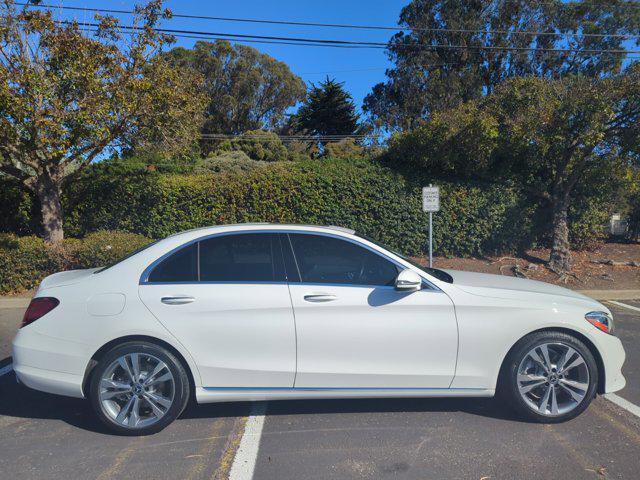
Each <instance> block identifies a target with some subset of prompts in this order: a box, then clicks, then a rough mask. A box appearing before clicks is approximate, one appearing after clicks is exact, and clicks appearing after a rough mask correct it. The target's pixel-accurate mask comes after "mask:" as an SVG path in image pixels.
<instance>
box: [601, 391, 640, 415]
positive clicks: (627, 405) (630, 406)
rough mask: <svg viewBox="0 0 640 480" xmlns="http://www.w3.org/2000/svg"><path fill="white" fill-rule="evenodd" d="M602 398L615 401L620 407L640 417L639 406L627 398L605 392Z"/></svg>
mask: <svg viewBox="0 0 640 480" xmlns="http://www.w3.org/2000/svg"><path fill="white" fill-rule="evenodd" d="M604 398H606V399H607V400H609V401H610V402H613V403H615V404H616V405H618V406H619V407H620V408H624V409H625V410H626V411H627V412H630V413H632V414H634V415H635V416H636V417H640V407H639V406H637V405H636V404H634V403H631V402H630V401H628V400H625V399H624V398H622V397H620V396H618V395H616V394H615V393H605V394H604Z"/></svg>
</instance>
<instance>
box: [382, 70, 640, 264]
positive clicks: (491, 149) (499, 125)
mask: <svg viewBox="0 0 640 480" xmlns="http://www.w3.org/2000/svg"><path fill="white" fill-rule="evenodd" d="M639 125H640V64H634V65H631V66H630V67H629V68H628V69H627V70H626V71H625V72H624V73H622V74H620V75H616V76H612V77H606V78H602V79H597V80H594V79H589V78H586V77H582V76H572V77H567V78H564V79H561V80H553V81H552V80H544V79H538V78H515V79H512V80H509V81H506V82H504V83H503V84H501V85H500V86H498V87H496V89H495V90H494V92H493V93H491V94H490V95H488V96H486V97H485V98H483V99H482V100H479V101H473V102H468V103H466V104H462V105H460V106H458V107H457V108H455V109H452V110H449V111H444V112H438V113H434V114H433V115H432V116H431V117H430V119H429V121H427V122H426V123H425V125H424V126H422V127H419V128H416V129H415V130H413V131H411V132H408V133H406V134H402V135H396V136H394V137H393V138H392V140H391V142H390V145H391V146H390V150H389V152H388V158H389V161H390V162H395V163H406V164H409V165H414V166H419V167H422V168H425V169H426V170H428V171H430V172H433V173H434V174H436V175H439V174H440V175H441V174H445V175H458V176H462V177H467V178H484V179H486V180H492V181H499V180H500V179H505V178H508V179H511V181H514V182H517V183H518V184H519V185H520V186H521V187H522V188H523V189H525V190H526V191H528V192H529V194H530V195H531V196H532V198H533V199H534V200H535V201H537V202H538V204H539V205H540V206H541V207H542V208H544V209H547V210H548V211H549V212H550V213H551V215H552V216H551V218H549V222H548V225H549V234H550V236H551V237H552V239H553V242H552V252H551V260H550V266H551V267H552V268H554V269H555V270H557V271H559V272H563V271H566V270H567V269H568V268H569V251H568V241H569V233H568V230H567V218H568V215H569V210H570V209H571V205H572V202H573V201H574V199H575V198H580V197H581V196H580V195H579V192H583V196H584V192H588V191H589V190H591V189H595V190H596V191H597V192H599V193H602V192H603V191H604V190H605V189H606V186H607V183H606V181H605V180H606V179H610V178H613V177H615V175H614V173H615V171H616V170H618V169H620V168H621V167H622V166H623V165H631V164H636V165H637V163H638V158H639V157H638V154H639V153H640V150H639V148H640V142H639V138H640V131H638V126H639ZM599 202H600V204H603V203H606V202H607V199H606V197H604V195H602V196H601V198H600V199H599ZM602 210H603V212H604V211H605V210H604V209H602ZM598 222H599V219H598V218H596V217H594V218H592V219H591V222H590V224H591V226H593V225H596V224H597V223H598ZM584 226H585V227H587V225H584ZM589 228H591V227H589ZM584 233H586V232H583V234H584Z"/></svg>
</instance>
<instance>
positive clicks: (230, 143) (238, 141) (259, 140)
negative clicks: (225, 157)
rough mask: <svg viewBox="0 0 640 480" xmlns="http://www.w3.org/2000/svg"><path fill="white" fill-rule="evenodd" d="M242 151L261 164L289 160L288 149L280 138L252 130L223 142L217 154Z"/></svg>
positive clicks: (271, 133)
mask: <svg viewBox="0 0 640 480" xmlns="http://www.w3.org/2000/svg"><path fill="white" fill-rule="evenodd" d="M233 150H240V151H242V152H244V153H246V154H247V156H248V157H249V158H251V159H252V160H258V161H261V162H275V161H278V160H286V159H287V158H288V151H287V148H286V147H285V146H284V144H283V143H282V140H280V137H278V135H276V134H275V133H273V132H267V131H265V130H250V131H248V132H245V133H243V134H242V135H240V136H238V137H235V138H233V139H231V140H226V141H224V142H222V143H221V144H220V145H219V146H218V148H217V150H216V151H217V153H218V154H219V153H220V152H224V151H233Z"/></svg>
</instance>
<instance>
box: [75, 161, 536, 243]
mask: <svg viewBox="0 0 640 480" xmlns="http://www.w3.org/2000/svg"><path fill="white" fill-rule="evenodd" d="M429 181H430V180H429V179H428V178H424V177H422V178H421V177H419V176H414V177H413V178H411V179H408V178H406V177H404V176H402V175H399V174H398V173H395V172H393V171H392V170H390V169H388V168H386V167H384V166H382V165H380V164H377V163H375V162H371V161H367V160H357V161H356V160H348V161H347V160H344V161H343V160H332V159H327V160H323V161H312V160H309V161H301V162H295V163H292V162H273V163H269V164H267V165H266V166H264V167H263V168H259V169H253V170H249V171H243V172H240V173H226V174H222V175H221V174H199V175H169V174H159V173H157V172H144V173H138V174H129V175H127V176H126V177H121V178H111V177H109V176H107V177H102V176H95V175H91V174H90V173H87V174H85V175H82V176H80V177H79V178H78V179H77V180H76V181H75V182H74V183H73V184H72V185H69V188H68V190H67V194H66V196H65V207H66V211H67V219H66V228H67V232H69V234H71V235H74V236H83V235H86V234H88V233H89V232H92V231H95V230H99V229H109V230H127V231H131V232H136V233H140V234H142V235H145V236H147V237H153V238H160V237H164V236H166V235H169V234H171V233H175V232H178V231H181V230H185V229H189V228H194V227H201V226H205V225H213V224H220V223H234V222H255V221H268V222H292V223H315V224H334V225H342V226H345V227H350V228H354V229H356V230H358V231H360V232H362V233H364V234H366V235H369V236H371V237H374V238H377V239H378V240H380V241H383V242H386V243H388V244H390V245H391V246H392V247H394V248H398V249H400V250H402V251H404V252H406V253H411V254H419V253H421V252H423V251H424V250H425V248H426V238H427V231H426V229H427V216H426V215H425V214H424V213H423V212H422V211H421V200H420V195H421V193H420V189H421V186H422V185H423V184H425V183H426V184H428V183H429ZM431 181H433V180H431ZM438 184H440V186H441V188H442V191H443V202H442V204H443V209H442V211H441V212H439V213H438V214H436V215H435V220H434V221H435V248H436V252H438V253H440V254H445V255H454V254H459V255H473V254H482V253H485V252H492V251H494V250H504V249H507V250H510V249H514V248H516V247H517V246H518V245H519V243H521V242H522V238H523V235H524V233H523V232H525V233H526V225H527V221H526V218H527V214H526V213H525V214H523V213H522V212H523V206H522V204H521V202H520V198H521V197H520V196H519V194H518V192H517V191H516V190H515V189H514V188H513V187H512V186H509V185H502V186H499V185H493V186H488V185H483V184H472V183H469V182H467V183H455V182H438ZM521 216H522V217H523V218H524V220H523V219H522V218H521Z"/></svg>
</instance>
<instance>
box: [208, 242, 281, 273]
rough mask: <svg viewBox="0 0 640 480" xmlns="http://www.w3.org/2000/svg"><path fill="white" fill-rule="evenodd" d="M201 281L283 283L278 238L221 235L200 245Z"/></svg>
mask: <svg viewBox="0 0 640 480" xmlns="http://www.w3.org/2000/svg"><path fill="white" fill-rule="evenodd" d="M200 280H201V281H203V282H207V281H208V282H269V281H284V271H283V267H282V261H281V252H280V243H279V239H278V236H277V235H274V234H270V233H252V234H238V235H224V236H221V237H214V238H210V239H208V240H203V241H201V242H200Z"/></svg>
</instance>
